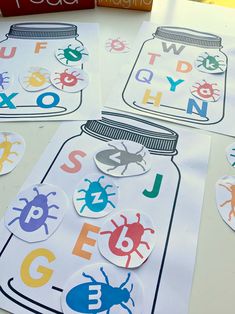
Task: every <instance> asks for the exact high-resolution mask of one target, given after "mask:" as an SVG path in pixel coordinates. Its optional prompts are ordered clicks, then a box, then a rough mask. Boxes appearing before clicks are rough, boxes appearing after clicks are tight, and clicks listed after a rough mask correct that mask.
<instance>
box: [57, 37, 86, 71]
mask: <svg viewBox="0 0 235 314" xmlns="http://www.w3.org/2000/svg"><path fill="white" fill-rule="evenodd" d="M88 56H89V54H88V51H87V49H86V48H85V47H84V46H82V45H79V43H78V46H74V45H73V44H69V45H67V46H66V47H63V48H58V49H57V50H56V58H57V59H58V60H59V61H60V62H61V63H62V64H64V65H67V66H73V65H74V66H75V65H81V64H82V63H84V62H86V61H87V60H88Z"/></svg>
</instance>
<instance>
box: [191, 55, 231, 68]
mask: <svg viewBox="0 0 235 314" xmlns="http://www.w3.org/2000/svg"><path fill="white" fill-rule="evenodd" d="M195 66H196V68H197V69H198V70H199V71H201V72H205V73H223V72H224V71H225V70H226V68H227V65H226V63H225V61H224V58H223V57H222V55H213V56H212V55H210V54H208V53H207V52H204V53H202V54H200V55H199V56H198V58H197V59H196V61H195Z"/></svg>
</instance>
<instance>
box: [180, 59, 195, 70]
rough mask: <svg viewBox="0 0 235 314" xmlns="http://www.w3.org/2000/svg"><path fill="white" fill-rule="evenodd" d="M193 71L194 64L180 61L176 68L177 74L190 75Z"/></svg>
mask: <svg viewBox="0 0 235 314" xmlns="http://www.w3.org/2000/svg"><path fill="white" fill-rule="evenodd" d="M192 69H193V66H192V64H191V63H189V62H187V61H182V60H180V61H178V63H177V67H176V71H177V72H181V73H188V72H191V71H192Z"/></svg>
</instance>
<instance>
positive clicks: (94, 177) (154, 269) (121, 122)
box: [0, 109, 210, 314]
mask: <svg viewBox="0 0 235 314" xmlns="http://www.w3.org/2000/svg"><path fill="white" fill-rule="evenodd" d="M192 143H193V145H191V144H192ZM199 146H200V147H201V148H202V149H200V150H199V149H198V147H199ZM189 147H190V149H189ZM209 151H210V137H209V136H207V135H201V134H196V133H193V132H191V131H189V130H186V129H183V128H182V129H180V128H177V127H175V125H173V124H169V123H166V122H160V123H159V122H158V121H156V120H154V119H150V118H142V117H140V116H137V115H133V114H127V113H124V112H121V111H116V110H113V109H106V110H105V111H103V112H102V119H100V120H88V121H87V122H64V123H62V125H61V127H60V129H59V130H58V131H57V133H56V134H55V136H54V138H53V139H52V141H51V142H50V145H49V146H48V147H47V148H46V150H45V152H44V154H43V155H42V157H41V158H40V160H39V161H38V163H37V165H36V166H35V168H34V169H33V171H32V173H31V175H30V176H29V178H28V179H27V181H26V182H25V184H24V186H23V187H22V189H21V191H20V192H19V194H18V195H16V196H14V198H13V200H12V203H11V204H10V205H9V208H8V210H7V212H6V214H5V217H4V218H3V219H2V221H1V223H0V267H1V270H3V271H2V274H1V277H0V304H1V307H2V308H3V309H5V310H8V311H10V312H12V313H17V314H26V313H38V314H40V313H43V314H49V313H50V314H53V313H57V314H62V313H65V314H75V313H79V314H82V313H96V314H98V313H102V314H103V313H105V314H108V313H110V314H117V313H118V314H122V313H124V314H127V313H129V314H146V313H152V314H169V313H174V314H187V313H188V301H189V296H190V290H191V284H192V277H193V271H194V263H195V256H196V246H197V237H198V231H199V223H200V214H201V208H202V202H203V194H204V186H205V179H206V173H207V165H208V157H209ZM188 165H190V167H189V166H188ZM16 252H17V253H16ZM172 285H174V289H172ZM169 300H171V302H169ZM143 305H144V308H143Z"/></svg>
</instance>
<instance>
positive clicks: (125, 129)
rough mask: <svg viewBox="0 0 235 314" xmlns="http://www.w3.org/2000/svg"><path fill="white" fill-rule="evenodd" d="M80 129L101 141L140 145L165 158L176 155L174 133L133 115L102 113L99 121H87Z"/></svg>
mask: <svg viewBox="0 0 235 314" xmlns="http://www.w3.org/2000/svg"><path fill="white" fill-rule="evenodd" d="M133 123H135V125H133ZM82 129H83V131H84V132H85V133H87V134H89V135H90V136H92V137H95V138H98V139H100V140H103V141H111V140H128V141H134V142H137V143H140V144H142V145H144V146H145V147H146V148H147V149H148V150H149V151H150V153H151V154H155V155H166V156H172V155H175V154H177V150H176V145H177V141H178V134H177V133H176V132H174V131H173V130H171V129H169V128H166V127H164V126H162V125H158V124H156V123H155V122H152V121H149V120H143V119H141V118H139V117H137V116H134V115H128V114H125V113H121V112H111V111H110V112H109V111H103V112H102V119H101V120H89V121H87V123H86V124H84V125H83V126H82Z"/></svg>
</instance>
